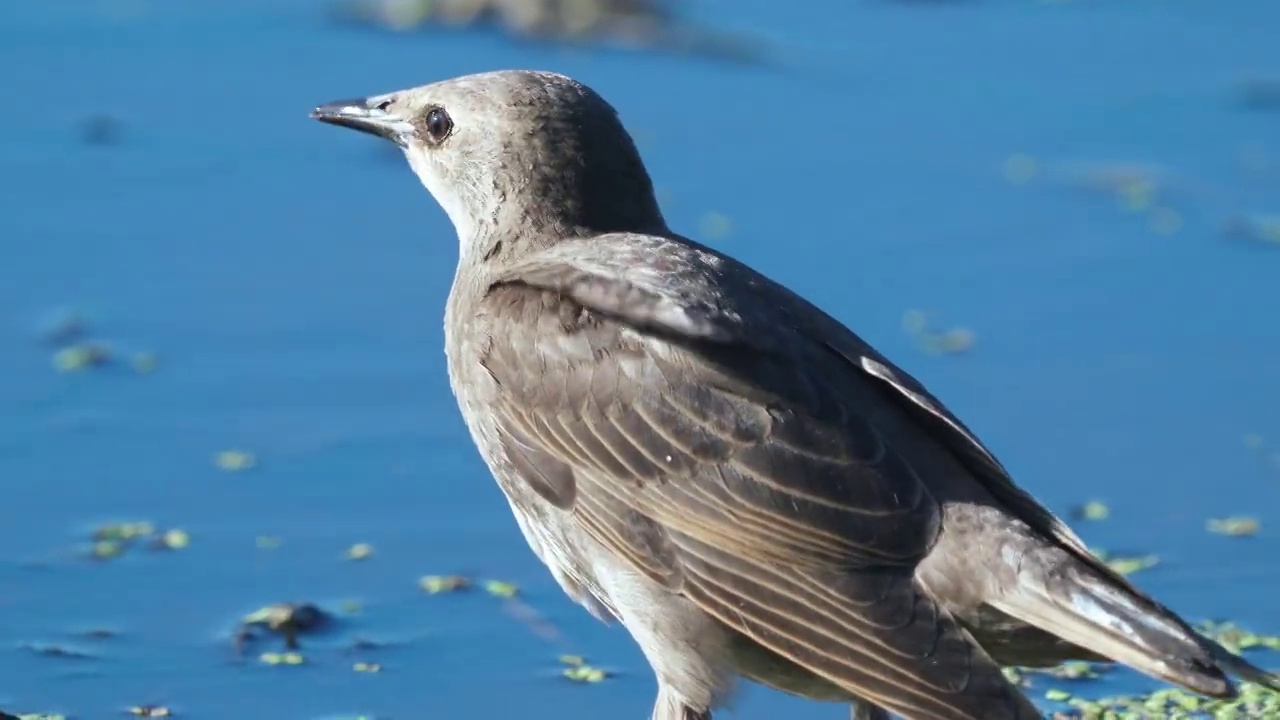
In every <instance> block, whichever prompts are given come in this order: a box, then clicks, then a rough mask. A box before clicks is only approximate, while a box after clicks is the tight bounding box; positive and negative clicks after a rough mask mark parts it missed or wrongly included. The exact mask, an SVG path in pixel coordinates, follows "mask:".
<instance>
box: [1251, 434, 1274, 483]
mask: <svg viewBox="0 0 1280 720" xmlns="http://www.w3.org/2000/svg"><path fill="white" fill-rule="evenodd" d="M1244 446H1245V447H1247V448H1249V449H1250V450H1252V451H1254V452H1256V453H1258V454H1259V455H1261V456H1262V459H1263V461H1264V462H1265V463H1266V465H1267V469H1269V470H1271V471H1273V472H1277V473H1280V450H1273V449H1271V448H1268V447H1267V443H1266V441H1265V440H1263V439H1262V436H1261V435H1257V434H1254V433H1249V434H1247V435H1245V436H1244Z"/></svg>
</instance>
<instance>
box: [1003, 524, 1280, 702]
mask: <svg viewBox="0 0 1280 720" xmlns="http://www.w3.org/2000/svg"><path fill="white" fill-rule="evenodd" d="M1045 550H1046V551H1047V553H1048V554H1052V555H1055V556H1057V557H1052V558H1043V559H1044V560H1045V562H1041V563H1024V565H1023V567H1024V569H1025V568H1027V567H1029V566H1030V567H1038V568H1043V570H1033V571H1030V572H1025V571H1024V572H1023V573H1022V574H1020V575H1019V582H1018V583H1016V584H1015V585H1014V586H1012V587H1008V588H1005V589H1004V591H1003V592H1002V593H1000V594H999V595H998V596H996V597H994V598H991V599H990V600H989V602H990V604H991V605H992V606H993V607H995V608H996V609H997V610H1000V611H1001V612H1004V613H1006V614H1008V615H1010V616H1012V617H1015V618H1017V619H1019V620H1021V621H1023V622H1026V623H1028V624H1031V625H1034V626H1036V627H1039V628H1041V629H1043V630H1046V631H1049V632H1052V633H1053V634H1055V635H1057V636H1059V637H1061V638H1063V639H1064V640H1067V641H1068V642H1071V643H1073V644H1075V645H1079V646H1080V647H1082V648H1085V649H1087V650H1091V651H1093V652H1096V653H1098V654H1100V655H1103V656H1105V657H1108V658H1111V659H1112V660H1115V661H1116V662H1120V663H1123V664H1125V665H1128V666H1130V667H1132V668H1134V669H1135V670H1138V671H1139V672H1142V673H1145V674H1147V675H1150V676H1152V677H1155V678H1158V679H1161V680H1164V681H1166V682H1170V683H1173V684H1175V685H1180V686H1182V687H1184V688H1186V689H1188V690H1191V691H1193V692H1197V693H1200V694H1202V695H1208V696H1211V697H1220V698H1222V697H1233V696H1234V695H1235V694H1236V690H1235V687H1234V686H1233V685H1232V683H1231V680H1230V679H1229V678H1228V676H1227V673H1231V674H1234V675H1238V676H1240V677H1242V678H1244V679H1246V680H1249V681H1252V682H1256V683H1259V684H1261V685H1265V686H1267V687H1270V688H1273V689H1280V676H1277V675H1276V674H1273V673H1268V672H1266V671H1265V670H1262V669H1260V668H1258V667H1256V666H1254V665H1253V664H1251V663H1250V662H1249V661H1247V660H1245V659H1244V658H1241V657H1239V656H1237V655H1233V654H1232V653H1231V652H1229V651H1228V650H1226V649H1225V648H1223V647H1222V646H1221V645H1219V644H1218V643H1216V642H1214V641H1212V640H1209V639H1207V638H1205V637H1203V636H1201V635H1200V634H1198V633H1196V632H1195V631H1194V630H1192V629H1191V627H1190V626H1188V625H1187V623H1186V622H1184V621H1183V620H1182V619H1181V618H1179V617H1178V616H1177V615H1175V614H1174V613H1173V612H1172V611H1170V610H1168V609H1166V608H1164V607H1163V606H1161V605H1160V604H1158V603H1156V602H1155V601H1153V600H1151V599H1149V598H1146V597H1144V596H1142V595H1141V594H1139V593H1136V592H1133V591H1131V590H1130V589H1129V588H1126V587H1118V586H1117V585H1116V584H1115V583H1114V582H1112V581H1111V580H1110V579H1109V578H1105V577H1102V576H1101V575H1099V574H1098V573H1097V572H1095V571H1094V570H1093V569H1092V568H1090V567H1088V566H1087V565H1086V564H1084V563H1082V562H1080V561H1079V560H1077V559H1075V558H1073V557H1070V556H1069V555H1067V554H1066V553H1065V552H1063V551H1062V550H1061V549H1060V548H1052V549H1047V548H1046V549H1045Z"/></svg>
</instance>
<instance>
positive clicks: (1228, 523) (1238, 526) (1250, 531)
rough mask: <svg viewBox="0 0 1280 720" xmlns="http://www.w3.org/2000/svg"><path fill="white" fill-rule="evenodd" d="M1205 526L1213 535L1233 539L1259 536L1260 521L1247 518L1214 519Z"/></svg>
mask: <svg viewBox="0 0 1280 720" xmlns="http://www.w3.org/2000/svg"><path fill="white" fill-rule="evenodd" d="M1205 526H1206V527H1207V528H1208V530H1209V532H1211V533H1216V534H1218V535H1230V536H1231V537H1248V536H1252V535H1257V534H1258V529H1259V523H1258V519H1257V518H1252V517H1246V516H1236V517H1226V518H1214V519H1211V520H1209V521H1208V522H1207V523H1205Z"/></svg>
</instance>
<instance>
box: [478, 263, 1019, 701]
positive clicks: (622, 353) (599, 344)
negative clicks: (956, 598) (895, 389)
mask: <svg viewBox="0 0 1280 720" xmlns="http://www.w3.org/2000/svg"><path fill="white" fill-rule="evenodd" d="M537 277H539V278H541V282H542V283H543V284H547V283H550V284H552V285H556V286H557V287H559V289H548V288H546V287H540V286H538V285H537V284H523V283H520V282H515V281H507V282H504V283H500V284H497V285H495V286H494V287H492V288H491V289H490V292H489V295H488V297H487V298H486V300H485V301H484V303H483V305H482V306H481V308H480V309H479V313H480V314H481V315H483V316H484V317H485V320H486V322H488V323H490V326H491V327H494V328H502V335H501V336H500V337H501V342H498V341H495V342H493V343H490V344H489V346H488V350H487V352H486V353H485V355H484V357H483V358H482V363H483V365H484V367H485V368H486V369H487V371H488V372H489V374H490V375H491V376H492V377H493V378H494V379H495V380H496V381H497V382H498V384H499V386H500V387H501V388H502V392H500V393H498V395H497V397H496V398H494V399H493V406H492V407H491V408H490V410H491V411H492V412H493V413H494V414H495V416H496V418H497V420H498V423H499V429H500V433H501V434H502V435H503V440H504V446H505V449H506V450H507V452H508V453H509V454H511V455H519V456H522V457H513V459H512V461H513V462H514V463H515V464H516V467H517V468H519V469H520V471H521V473H522V475H524V476H525V477H526V478H527V479H529V481H530V483H531V486H532V487H534V489H535V490H537V491H538V492H539V493H540V494H543V495H544V497H548V499H549V500H550V501H551V502H553V503H554V504H556V505H557V506H558V507H561V508H564V509H566V510H568V511H570V512H572V513H573V515H574V516H575V517H576V518H577V520H578V522H579V523H580V525H581V527H583V528H584V529H585V530H586V531H587V532H588V533H589V534H590V535H591V536H592V537H594V538H595V539H596V540H597V541H599V542H601V543H602V544H603V545H604V546H606V547H608V548H609V549H610V550H611V551H612V552H614V553H616V554H617V555H618V556H619V557H622V558H625V559H626V560H627V561H628V562H630V563H631V565H632V566H633V567H635V568H636V569H638V570H639V571H641V572H643V573H645V574H646V575H648V576H649V577H651V578H653V579H654V580H656V581H658V582H661V583H663V584H664V585H665V586H667V587H670V588H672V589H675V590H678V591H679V592H681V593H682V594H684V595H685V596H687V597H689V598H690V599H692V600H693V601H694V602H695V603H697V604H698V605H699V606H701V607H702V608H703V609H704V610H705V611H706V612H708V613H710V614H712V615H713V616H715V617H717V618H719V619H720V620H721V621H722V622H723V623H725V624H726V625H727V626H728V627H731V628H733V629H735V630H736V631H737V632H739V633H741V634H742V635H744V636H746V637H749V638H751V639H752V640H753V641H755V642H756V643H758V644H759V645H760V646H762V647H764V648H767V649H769V650H771V651H773V652H774V653H776V654H778V655H780V656H782V657H784V658H787V659H788V660H790V661H792V662H794V663H796V664H798V665H800V666H802V667H804V668H806V669H808V670H809V671H810V672H813V673H814V674H816V675H818V676H821V677H825V678H827V679H828V680H829V681H831V682H833V683H835V684H837V685H840V686H842V687H844V688H846V690H848V691H849V692H851V693H854V694H857V695H859V696H862V697H867V698H870V699H872V700H874V701H875V702H877V703H879V704H881V705H883V706H884V707H887V708H891V709H894V710H895V711H897V712H900V713H903V714H908V715H911V716H914V717H930V718H939V719H941V720H978V719H979V718H992V719H993V720H994V719H996V718H1018V719H1019V720H1021V718H1031V717H1035V716H1036V715H1035V711H1034V708H1032V706H1031V705H1030V703H1028V702H1027V701H1026V700H1025V698H1023V697H1022V696H1021V695H1020V694H1019V693H1017V692H1016V691H1014V690H1013V689H1012V688H1011V687H1009V686H1008V684H1007V683H1006V681H1005V680H1004V678H1003V676H1002V675H1001V674H1000V671H999V668H998V667H997V666H996V665H995V664H994V663H993V662H991V660H990V658H988V657H987V656H986V654H985V653H984V652H983V651H982V649H981V648H980V647H978V646H977V645H976V643H974V641H973V639H972V638H971V637H969V635H968V634H967V632H966V631H965V630H964V629H963V628H961V627H960V625H959V624H957V622H956V621H955V620H954V619H953V618H951V617H950V616H949V615H948V614H947V613H946V612H945V611H944V610H942V609H941V608H940V607H938V606H937V605H936V604H935V603H934V602H933V601H932V600H930V599H929V598H928V597H927V596H926V595H925V594H924V593H923V592H922V591H921V590H920V589H919V588H918V587H917V585H916V584H915V582H914V580H913V572H914V568H915V564H916V563H917V562H918V561H919V560H920V559H921V558H922V557H923V556H924V555H925V554H926V553H927V552H928V549H929V548H930V547H931V546H932V543H933V542H934V540H935V538H936V535H937V533H938V529H939V509H938V506H937V503H936V502H935V501H934V499H933V497H932V496H931V495H930V494H929V492H928V490H927V488H926V487H925V484H924V483H923V482H922V480H921V478H920V477H918V476H917V474H916V472H915V470H914V469H913V467H912V465H911V463H910V462H909V461H908V460H907V459H906V458H905V457H903V456H902V455H901V454H900V453H899V452H898V451H897V450H895V448H894V447H893V445H892V444H891V443H889V442H888V441H887V440H886V439H885V438H884V437H882V435H881V434H880V433H879V431H878V430H877V429H876V427H875V425H874V424H873V423H872V422H871V421H869V420H868V419H866V418H864V417H862V416H861V415H859V414H858V412H857V410H858V408H859V400H860V399H862V398H866V397H868V393H874V392H876V391H875V390H874V389H873V388H871V387H870V383H869V382H868V381H867V380H864V379H863V378H862V377H860V376H859V375H858V374H856V373H850V372H848V370H847V368H846V367H845V366H844V363H843V361H841V360H838V359H837V358H836V357H835V356H834V355H832V354H831V353H829V352H828V351H827V350H826V349H825V348H817V349H816V350H815V352H813V353H812V354H811V355H809V356H806V357H801V358H796V357H786V356H784V355H771V354H769V353H767V352H759V351H758V350H757V349H756V348H754V347H753V346H752V345H750V344H746V343H743V344H737V345H735V344H732V343H731V342H729V340H728V338H729V337H730V334H729V332H728V331H727V330H725V329H723V328H721V329H720V330H717V331H716V332H714V333H711V332H707V333H701V334H698V333H694V334H693V336H692V338H691V339H690V340H689V342H686V343H681V342H677V341H676V340H675V339H674V338H672V337H670V330H671V328H666V329H665V330H664V332H662V333H657V332H655V331H654V329H653V327H652V326H649V327H647V328H646V327H640V326H639V325H642V324H635V323H628V322H626V321H624V320H623V319H620V318H617V317H614V314H615V313H616V310H617V308H616V307H614V306H610V312H598V311H595V310H593V309H590V308H586V307H584V306H583V305H582V304H581V303H580V302H579V301H577V300H574V299H572V298H570V297H567V296H566V292H565V291H564V289H563V288H564V286H566V285H565V283H559V285H557V284H556V281H555V280H554V277H555V276H554V273H552V272H551V271H549V270H546V269H544V270H542V271H541V272H540V274H538V275H537ZM548 278H551V279H548ZM569 285H572V283H569ZM591 287H592V288H593V289H592V292H593V293H597V294H601V293H603V294H605V295H607V294H608V293H609V290H608V288H606V287H604V286H602V285H601V284H600V283H599V280H598V278H597V279H593V280H592V286H591ZM655 316H656V315H655ZM699 317H700V318H701V319H700V320H699V322H701V323H703V324H704V325H706V324H708V323H710V324H711V325H714V323H713V322H712V320H709V319H708V318H713V316H712V315H711V314H710V313H703V314H701V315H699ZM557 464H558V465H559V467H555V466H556V465H557ZM566 478H568V479H569V480H568V481H567V480H566ZM569 481H571V488H566V487H565V486H566V485H567V484H569ZM566 501H567V504H566Z"/></svg>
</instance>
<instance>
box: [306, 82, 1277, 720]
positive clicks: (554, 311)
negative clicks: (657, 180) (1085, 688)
mask: <svg viewBox="0 0 1280 720" xmlns="http://www.w3.org/2000/svg"><path fill="white" fill-rule="evenodd" d="M311 116H312V117H313V118H314V119H316V120H319V121H321V122H324V123H328V124H331V125H337V126H342V127H346V128H350V129H354V130H357V131H360V132H364V133H368V134H372V135H375V136H378V137H380V138H383V139H385V140H388V141H390V142H392V143H394V144H395V145H397V146H398V147H399V149H400V150H401V151H403V154H404V155H405V157H406V159H407V161H408V164H409V166H410V167H411V168H412V170H413V171H414V173H415V174H416V175H417V177H418V178H419V180H420V181H421V183H422V184H423V185H424V186H425V188H426V189H427V190H428V191H429V192H430V194H431V195H432V196H433V197H434V198H435V200H436V202H437V203H438V205H439V206H440V207H441V208H442V209H443V211H444V213H445V214H446V215H447V216H448V218H449V220H450V221H451V223H452V225H453V227H454V229H455V231H456V233H457V238H458V242H459V258H458V264H457V267H456V272H455V275H454V278H453V285H452V288H451V290H450V294H449V298H448V300H447V302H446V307H445V312H444V329H445V355H446V358H447V365H448V375H449V380H450V385H451V387H452V390H453V393H454V396H455V398H456V400H457V403H458V407H459V410H460V412H461V414H462V417H463V419H464V420H465V424H466V426H467V428H468V431H469V433H470V436H471V438H472V440H473V441H474V443H475V445H476V447H477V449H478V451H479V453H480V455H481V456H482V458H483V460H484V462H485V465H486V466H487V468H488V470H489V471H490V473H491V474H492V475H493V477H494V479H495V480H496V482H497V484H498V486H499V487H500V488H501V490H502V492H503V494H504V495H505V497H506V499H507V501H508V504H509V505H510V508H511V511H512V514H513V515H514V517H515V520H516V523H517V524H518V526H519V528H520V530H521V532H522V534H523V535H524V538H525V540H526V541H527V542H528V544H529V546H530V548H531V549H532V551H533V552H534V554H535V555H536V556H537V557H538V558H539V559H540V560H541V562H542V563H543V564H545V565H546V567H547V568H548V570H549V571H550V573H551V575H552V576H553V577H554V578H555V580H556V582H557V583H558V585H559V586H560V587H561V589H562V590H563V591H564V592H565V593H566V594H567V595H568V596H569V597H570V598H571V599H572V600H574V601H575V602H576V603H578V604H579V605H581V606H583V607H584V608H586V610H587V611H588V612H590V613H591V614H593V615H595V616H596V617H597V618H599V619H601V620H603V621H606V622H617V623H620V624H621V625H622V626H623V627H625V628H626V630H627V631H628V632H629V633H630V635H631V637H632V638H633V639H634V641H635V642H636V643H637V645H638V647H639V650H640V652H641V653H642V654H643V655H644V657H645V659H646V660H647V662H648V664H649V665H650V666H651V668H652V670H653V673H654V677H655V679H656V685H657V691H656V698H655V700H654V703H653V706H652V712H651V718H652V720H711V718H712V713H713V712H716V711H718V710H720V709H722V708H725V707H727V706H728V705H729V704H730V703H731V702H733V701H734V697H735V688H737V687H738V686H739V685H741V682H740V681H741V680H744V679H745V680H747V681H754V682H756V683H760V684H763V685H766V686H768V687H772V688H774V689H777V690H780V691H782V692H785V693H790V694H792V695H797V696H800V697H803V698H808V699H811V700H815V701H819V702H832V703H840V704H844V705H847V706H848V707H849V708H850V712H851V714H852V716H853V717H855V718H868V719H878V718H887V717H890V715H891V714H892V715H896V716H899V717H902V718H906V719H907V720H1030V719H1031V718H1038V717H1040V713H1039V711H1038V710H1037V709H1036V707H1035V705H1034V704H1033V703H1032V702H1031V701H1030V700H1029V699H1028V698H1027V696H1026V695H1025V694H1024V693H1023V692H1022V691H1021V690H1019V689H1018V688H1017V687H1015V686H1014V685H1013V684H1012V683H1011V682H1010V681H1009V680H1008V679H1007V678H1006V677H1005V675H1004V673H1003V672H1002V666H1007V665H1052V664H1056V663H1058V662H1061V661H1063V660H1066V659H1085V660H1108V661H1115V662H1119V663H1122V664H1125V665H1128V666H1130V667H1132V668H1134V669H1136V670H1138V671H1140V672H1142V673H1145V674H1147V675H1149V676H1151V677H1153V678H1157V679H1159V680H1162V681H1166V682H1169V683H1172V684H1175V685H1179V686H1182V687H1184V688H1187V689H1189V690H1192V691H1194V692H1196V693H1199V694H1203V695H1206V696H1212V697H1232V696H1233V695H1234V694H1235V693H1236V686H1235V683H1234V682H1233V680H1232V676H1238V677H1240V678H1244V679H1246V680H1249V681H1253V682H1258V683H1262V684H1264V685H1266V686H1268V687H1271V688H1276V689H1280V676H1277V675H1275V674H1271V673H1268V672H1266V671H1264V670H1262V669H1261V668H1258V667H1257V666H1255V665H1253V664H1252V663H1250V662H1248V661H1247V660H1245V659H1243V658H1242V657H1239V656H1237V655H1235V654H1233V653H1231V652H1229V651H1227V650H1226V649H1225V648H1223V647H1222V646H1221V645H1220V644H1218V643H1217V642H1215V641H1213V640H1211V639H1209V638H1206V637H1204V636H1202V635H1200V634H1198V633H1197V632H1196V631H1195V630H1193V629H1192V628H1191V627H1190V626H1189V625H1188V623H1187V622H1186V621H1185V620H1184V619H1182V618H1181V617H1179V615H1178V614H1176V613H1175V612H1173V611H1172V610H1170V609H1169V608H1167V607H1165V606H1164V605H1162V604H1160V603H1159V602H1158V601H1156V600H1155V599H1153V598H1152V597H1150V596H1148V595H1147V594H1146V593H1144V592H1143V591H1142V590H1140V589H1139V588H1137V587H1136V586H1135V585H1134V584H1132V583H1131V582H1130V581H1129V580H1128V579H1126V578H1125V577H1123V576H1122V575H1120V574H1119V573H1117V572H1115V571H1114V570H1112V569H1111V568H1110V567H1108V566H1107V565H1106V564H1105V563H1103V562H1101V561H1100V560H1099V559H1098V558H1097V557H1095V556H1094V555H1093V554H1091V553H1090V552H1089V550H1088V549H1087V548H1086V546H1085V544H1084V543H1083V542H1082V541H1081V539H1080V538H1079V537H1078V536H1077V535H1076V534H1075V533H1074V532H1073V531H1072V530H1071V529H1070V528H1069V527H1068V526H1067V525H1066V524H1065V523H1064V522H1063V521H1062V520H1061V519H1059V518H1058V517H1057V516H1056V515H1055V514H1054V513H1053V512H1051V511H1050V510H1049V509H1047V508H1046V507H1045V506H1044V505H1042V504H1041V503H1040V502H1039V501H1037V500H1036V499H1035V497H1034V496H1033V495H1031V494H1030V493H1028V492H1027V491H1026V490H1024V489H1022V488H1021V487H1020V486H1019V485H1017V484H1016V483H1015V482H1014V480H1013V479H1012V477H1011V476H1010V474H1009V472H1008V471H1007V470H1006V469H1005V467H1004V466H1003V465H1002V464H1001V463H1000V462H999V461H998V460H997V459H996V457H995V455H994V454H993V453H992V452H991V451H990V450H989V449H988V448H987V447H986V446H985V445H984V444H983V443H982V442H981V441H980V440H979V439H978V438H977V437H976V435H975V434H974V433H973V432H972V431H971V430H970V429H969V428H968V427H967V426H966V425H964V424H963V423H962V422H961V421H960V419H959V418H957V417H956V415H954V414H953V413H952V412H951V411H950V410H949V409H947V407H946V406H945V405H944V404H943V403H942V402H941V401H940V400H939V399H938V398H937V397H935V396H934V395H933V394H931V393H930V392H929V391H928V390H927V389H926V388H925V387H924V385H922V384H921V383H920V382H919V381H918V380H916V379H915V378H914V377H912V376H911V375H910V374H908V373H907V372H906V371H904V370H903V369H901V368H900V367H898V366H897V365H895V364H894V363H893V362H891V361H890V360H889V359H888V358H886V357H885V356H884V355H882V354H881V353H880V352H878V351H877V350H876V349H875V348H873V347H872V346H871V345H870V344H868V343H867V342H866V341H864V340H863V339H862V338H861V337H859V336H858V335H857V334H855V333H854V332H853V331H852V330H850V329H849V328H848V327H846V326H845V325H844V324H842V323H841V322H840V321H839V320H837V319H835V318H834V317H833V316H832V315H830V314H828V313H826V312H824V311H823V310H821V309H819V308H818V307H817V306H815V305H814V304H812V303H810V302H809V301H807V300H805V299H804V298H803V297H801V296H800V295H799V294H797V293H796V292H794V291H792V290H790V289H789V288H787V287H786V286H784V285H782V284H780V283H778V282H776V281H774V280H772V279H770V278H769V277H768V276H766V275H765V274H763V273H762V272H760V271H757V270H755V269H753V268H752V267H750V266H748V265H746V264H745V263H743V262H740V261H738V260H736V259H734V258H732V257H731V256H729V255H728V254H726V253H723V252H720V251H718V250H716V249H713V248H711V247H709V246H706V245H704V244H701V243H699V242H696V241H694V240H692V239H690V238H688V237H685V236H682V235H680V234H678V233H676V232H675V231H673V230H672V229H671V228H670V227H669V226H668V224H667V221H666V220H665V218H664V216H663V213H662V211H661V209H660V207H659V204H658V202H657V200H656V197H655V193H654V186H653V181H652V179H651V177H650V175H649V172H648V170H647V169H646V167H645V164H644V162H643V160H642V158H641V156H640V153H639V151H638V149H637V147H636V145H635V143H634V141H633V139H632V137H631V135H630V134H629V132H628V131H627V129H626V127H625V126H624V124H623V121H622V119H621V117H620V115H619V113H618V112H617V110H616V109H615V108H614V107H613V106H612V105H611V104H609V102H608V101H606V100H605V99H604V98H603V97H602V96H601V95H600V94H599V93H597V92H596V91H595V90H593V89H591V88H590V87H588V86H587V85H585V84H583V83H581V82H579V81H577V80H575V79H573V78H571V77H568V76H566V75H563V74H559V73H555V72H549V71H541V70H498V71H492V72H483V73H477V74H471V75H464V76H460V77H455V78H451V79H446V80H442V81H439V82H434V83H431V84H427V85H423V86H420V87H415V88H411V89H405V90H400V91H395V92H390V93H385V94H379V95H373V96H368V97H361V98H357V99H353V100H343V101H337V102H332V103H326V104H324V105H320V106H318V107H316V108H315V109H314V110H312V111H311Z"/></svg>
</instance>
